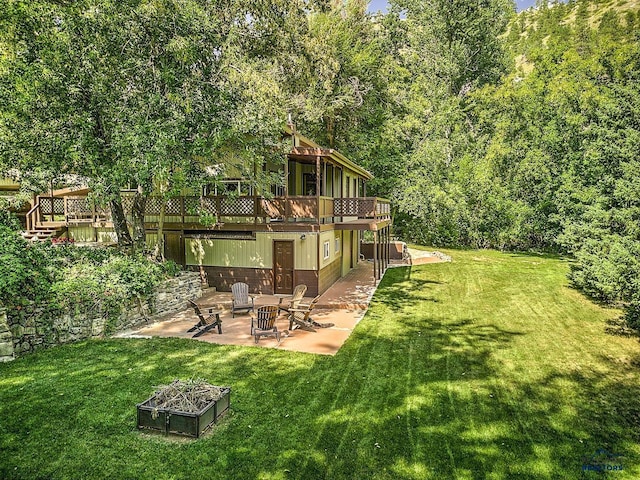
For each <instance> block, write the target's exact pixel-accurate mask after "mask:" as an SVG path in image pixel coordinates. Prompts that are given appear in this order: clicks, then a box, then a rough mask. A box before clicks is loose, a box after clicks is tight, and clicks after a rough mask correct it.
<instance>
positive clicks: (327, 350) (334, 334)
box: [118, 261, 377, 355]
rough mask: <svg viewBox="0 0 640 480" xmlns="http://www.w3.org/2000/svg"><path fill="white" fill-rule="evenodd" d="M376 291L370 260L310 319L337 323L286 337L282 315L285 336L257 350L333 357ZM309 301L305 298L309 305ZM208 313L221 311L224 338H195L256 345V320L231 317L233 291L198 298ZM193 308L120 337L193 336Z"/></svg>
mask: <svg viewBox="0 0 640 480" xmlns="http://www.w3.org/2000/svg"><path fill="white" fill-rule="evenodd" d="M376 287H377V281H376V280H375V279H374V276H373V268H372V264H371V262H367V261H364V262H360V263H359V264H358V265H357V266H356V267H355V268H354V269H353V270H351V271H350V272H349V273H348V274H347V275H346V276H344V277H343V278H341V279H340V280H338V281H337V282H336V283H335V284H334V285H333V286H331V287H330V288H329V289H328V290H327V291H326V292H325V293H324V294H323V295H322V296H321V297H320V300H319V301H318V304H317V306H316V308H315V309H314V310H313V312H312V315H311V317H312V318H313V320H314V321H316V322H319V323H332V324H333V326H330V327H327V328H316V329H315V331H308V330H305V329H301V328H297V329H295V330H292V331H290V332H288V334H286V333H285V332H286V331H287V330H288V328H289V320H288V318H287V314H286V312H282V313H281V315H280V316H279V317H278V320H277V326H278V331H279V332H281V333H282V337H281V341H280V343H278V342H277V341H276V339H275V338H273V337H263V338H261V339H260V341H259V343H258V345H257V346H260V347H269V348H280V349H283V350H292V351H298V352H307V353H318V354H324V355H334V354H335V353H336V352H337V351H338V350H339V349H340V347H341V346H342V344H343V343H344V342H345V340H346V339H347V338H348V337H349V335H350V334H351V332H352V331H353V329H354V328H355V326H356V325H357V324H358V322H359V321H360V320H361V319H362V317H363V316H364V314H365V313H366V311H367V308H368V306H369V301H370V300H371V297H372V296H373V293H374V292H375V290H376ZM310 300H311V299H310V298H305V299H304V301H305V302H307V303H308V301H310ZM196 303H197V304H198V305H199V306H200V308H201V309H202V310H203V312H206V308H208V307H213V308H217V309H219V310H222V313H221V314H220V318H221V319H222V334H221V335H220V334H218V333H217V330H216V329H213V330H211V331H209V332H207V333H205V334H204V335H202V336H200V337H197V338H195V339H194V340H201V341H204V342H210V343H217V344H222V345H244V346H256V344H255V342H254V338H253V336H252V335H250V333H249V330H250V326H251V316H250V315H249V314H236V316H235V318H232V317H231V310H230V306H231V293H229V292H217V291H212V290H205V293H204V295H203V296H202V297H201V298H199V299H197V300H196ZM255 304H256V307H258V306H261V305H277V304H278V298H277V297H275V296H272V295H259V296H256V298H255ZM197 321H198V318H197V317H196V315H195V313H194V310H193V308H185V309H184V310H183V311H181V312H178V313H176V314H174V315H171V316H170V317H167V318H166V319H165V320H162V321H160V322H157V323H154V324H152V325H148V326H144V327H142V328H140V329H137V330H133V331H129V332H124V333H121V334H120V335H118V336H120V337H180V338H191V337H192V336H193V334H194V332H191V333H189V332H187V330H188V329H189V328H191V327H192V326H193V325H194V324H195V323H196V322H197Z"/></svg>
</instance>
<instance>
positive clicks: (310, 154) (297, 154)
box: [284, 125, 373, 180]
mask: <svg viewBox="0 0 640 480" xmlns="http://www.w3.org/2000/svg"><path fill="white" fill-rule="evenodd" d="M284 133H285V134H286V135H290V136H295V137H296V138H297V139H298V141H299V142H298V143H300V144H301V145H297V146H294V147H293V148H292V149H291V152H290V153H289V155H288V156H289V158H291V159H293V160H300V161H303V162H309V163H315V161H316V160H317V159H318V158H324V159H329V160H330V161H331V162H332V163H334V164H336V165H340V166H342V167H346V168H348V169H349V170H352V171H353V172H354V173H356V174H358V175H360V176H361V177H364V178H365V179H367V180H371V179H372V178H373V175H372V174H371V172H369V171H367V170H365V169H364V168H362V167H361V166H359V165H357V164H356V163H354V162H352V161H351V160H349V159H348V158H347V157H345V156H344V155H343V154H342V153H340V152H339V151H338V150H335V149H333V148H323V147H321V146H320V145H318V144H317V143H316V142H314V141H313V140H311V139H309V138H307V137H305V136H303V135H300V134H299V133H298V132H296V131H295V130H294V129H293V128H292V127H291V126H290V125H287V126H286V127H285V128H284Z"/></svg>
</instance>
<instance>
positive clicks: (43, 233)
mask: <svg viewBox="0 0 640 480" xmlns="http://www.w3.org/2000/svg"><path fill="white" fill-rule="evenodd" d="M63 231H64V228H62V227H41V226H37V227H35V228H33V229H30V230H25V231H24V232H22V233H21V235H22V238H24V239H26V240H31V241H33V242H44V241H46V240H51V239H52V238H57V237H58V236H59V235H60V234H61V233H62V232H63Z"/></svg>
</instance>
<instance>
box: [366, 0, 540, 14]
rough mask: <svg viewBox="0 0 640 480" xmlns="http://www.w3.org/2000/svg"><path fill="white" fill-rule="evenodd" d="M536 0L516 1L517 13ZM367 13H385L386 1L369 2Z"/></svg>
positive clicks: (533, 3) (375, 0) (372, 0)
mask: <svg viewBox="0 0 640 480" xmlns="http://www.w3.org/2000/svg"><path fill="white" fill-rule="evenodd" d="M535 3H536V0H516V5H517V7H518V11H520V10H524V9H525V8H529V7H530V6H532V5H535ZM369 11H370V12H377V11H381V12H383V13H385V12H386V11H387V0H371V1H370V2H369Z"/></svg>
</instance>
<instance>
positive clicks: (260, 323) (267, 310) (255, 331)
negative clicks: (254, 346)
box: [251, 305, 280, 343]
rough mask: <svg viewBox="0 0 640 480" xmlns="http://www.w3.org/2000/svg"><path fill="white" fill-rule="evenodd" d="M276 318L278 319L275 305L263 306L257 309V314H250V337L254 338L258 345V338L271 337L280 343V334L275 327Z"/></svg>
mask: <svg viewBox="0 0 640 480" xmlns="http://www.w3.org/2000/svg"><path fill="white" fill-rule="evenodd" d="M276 318H278V307H277V306H276V305H265V306H262V307H258V310H257V312H256V313H255V316H254V314H253V313H252V314H251V335H253V336H254V337H255V342H256V343H258V340H260V337H263V336H268V335H273V336H275V337H276V340H278V342H280V332H278V327H277V326H276Z"/></svg>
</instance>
